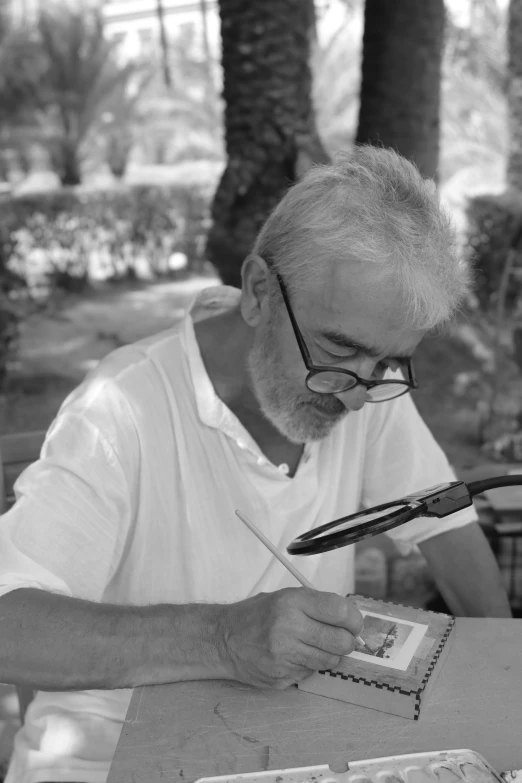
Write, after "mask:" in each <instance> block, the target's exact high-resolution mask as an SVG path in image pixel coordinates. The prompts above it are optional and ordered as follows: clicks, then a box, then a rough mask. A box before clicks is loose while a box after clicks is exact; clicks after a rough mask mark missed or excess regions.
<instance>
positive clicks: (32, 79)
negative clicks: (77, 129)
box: [0, 4, 43, 126]
mask: <svg viewBox="0 0 522 783" xmlns="http://www.w3.org/2000/svg"><path fill="white" fill-rule="evenodd" d="M42 69H43V63H42V59H41V56H40V52H39V51H38V47H37V45H36V41H35V38H34V35H32V33H31V31H30V30H28V29H26V28H22V27H13V25H12V24H11V21H10V18H9V15H8V13H7V9H6V7H5V5H4V4H0V125H2V126H5V125H7V124H9V123H13V122H16V121H19V120H20V119H22V118H23V117H24V115H25V113H26V112H27V111H28V110H29V109H30V108H33V107H34V105H35V104H36V102H37V93H38V86H39V82H40V78H41V75H42Z"/></svg>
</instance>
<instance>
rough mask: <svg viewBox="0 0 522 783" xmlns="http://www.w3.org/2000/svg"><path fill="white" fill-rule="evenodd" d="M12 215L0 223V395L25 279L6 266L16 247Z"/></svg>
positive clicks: (14, 342) (14, 343)
mask: <svg viewBox="0 0 522 783" xmlns="http://www.w3.org/2000/svg"><path fill="white" fill-rule="evenodd" d="M15 233H16V221H15V220H14V216H9V215H4V214H3V215H2V221H1V222H0V394H1V393H2V392H3V390H4V388H5V381H6V371H7V363H8V361H9V359H10V357H11V355H12V353H13V351H14V349H15V346H16V342H17V339H18V334H19V321H20V312H19V310H20V307H19V303H20V299H21V297H22V296H23V294H24V293H25V292H26V286H25V281H24V280H23V278H22V277H21V276H20V275H19V274H18V273H17V272H16V271H15V270H13V269H12V268H11V267H10V264H9V262H10V259H11V257H12V254H13V252H14V250H15V248H16V236H15Z"/></svg>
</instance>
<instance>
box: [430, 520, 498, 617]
mask: <svg viewBox="0 0 522 783" xmlns="http://www.w3.org/2000/svg"><path fill="white" fill-rule="evenodd" d="M419 549H420V550H421V552H422V554H423V555H424V557H425V558H426V560H427V561H428V565H429V566H430V570H431V573H432V575H433V577H434V579H435V581H436V583H437V587H438V588H439V590H440V593H441V595H442V597H443V598H444V600H445V601H446V603H447V605H448V607H449V609H450V611H451V612H452V613H453V614H455V615H457V616H460V617H511V616H512V614H511V609H510V606H509V601H508V598H507V595H506V590H505V588H504V586H503V584H502V578H501V575H500V571H499V568H498V565H497V562H496V560H495V557H494V555H493V552H492V551H491V547H490V546H489V544H488V541H487V538H486V537H485V535H484V533H483V532H482V530H481V528H480V526H479V525H478V524H476V523H471V524H469V525H465V526H464V527H460V528H456V529H455V530H449V531H448V532H447V533H442V534H441V535H440V536H435V537H433V538H429V539H427V540H426V541H423V542H422V543H421V544H419Z"/></svg>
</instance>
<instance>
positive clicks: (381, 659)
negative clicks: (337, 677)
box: [350, 611, 428, 671]
mask: <svg viewBox="0 0 522 783" xmlns="http://www.w3.org/2000/svg"><path fill="white" fill-rule="evenodd" d="M362 614H363V615H364V628H363V630H362V632H361V634H360V637H361V640H362V642H364V645H362V644H360V643H358V644H357V647H356V649H355V650H354V652H353V653H352V654H351V656H350V657H352V658H356V659H359V660H362V661H367V662H369V663H373V664H377V665H378V666H387V667H389V668H391V669H399V670H401V671H406V669H407V668H408V666H409V665H410V663H411V660H412V658H413V657H414V655H415V653H416V651H417V649H418V647H419V644H420V643H421V641H422V639H423V637H424V635H425V633H426V631H427V630H428V626H427V625H422V624H421V623H414V622H410V621H409V620H402V619H401V620H399V619H398V618H395V617H389V616H387V615H381V614H373V613H371V612H364V611H363V612H362Z"/></svg>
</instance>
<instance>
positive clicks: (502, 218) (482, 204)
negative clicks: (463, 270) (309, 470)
mask: <svg viewBox="0 0 522 783" xmlns="http://www.w3.org/2000/svg"><path fill="white" fill-rule="evenodd" d="M467 221H468V229H467V242H468V248H469V249H470V251H471V252H472V256H473V258H474V265H475V269H476V291H475V292H476V295H477V297H478V300H479V303H480V305H481V307H482V308H483V309H484V310H487V309H489V308H490V307H491V305H493V304H494V303H495V294H496V292H497V291H498V288H499V283H500V278H501V275H502V269H503V268H504V264H505V261H506V256H507V253H508V250H509V248H510V245H511V243H512V241H513V238H514V236H515V233H516V232H517V230H518V229H519V227H520V225H521V224H522V193H519V192H518V191H506V192H504V193H500V194H484V195H480V196H476V197H475V198H472V199H470V200H469V202H468V208H467ZM521 251H522V248H519V252H518V254H517V261H518V263H517V267H519V268H521V269H522V254H521ZM521 280H522V278H521V277H520V275H516V274H513V275H512V276H511V279H510V281H509V284H508V289H507V295H506V309H507V310H508V311H509V310H512V309H513V308H514V306H515V305H516V303H517V301H518V300H519V298H520V296H521V294H522V286H521Z"/></svg>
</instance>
